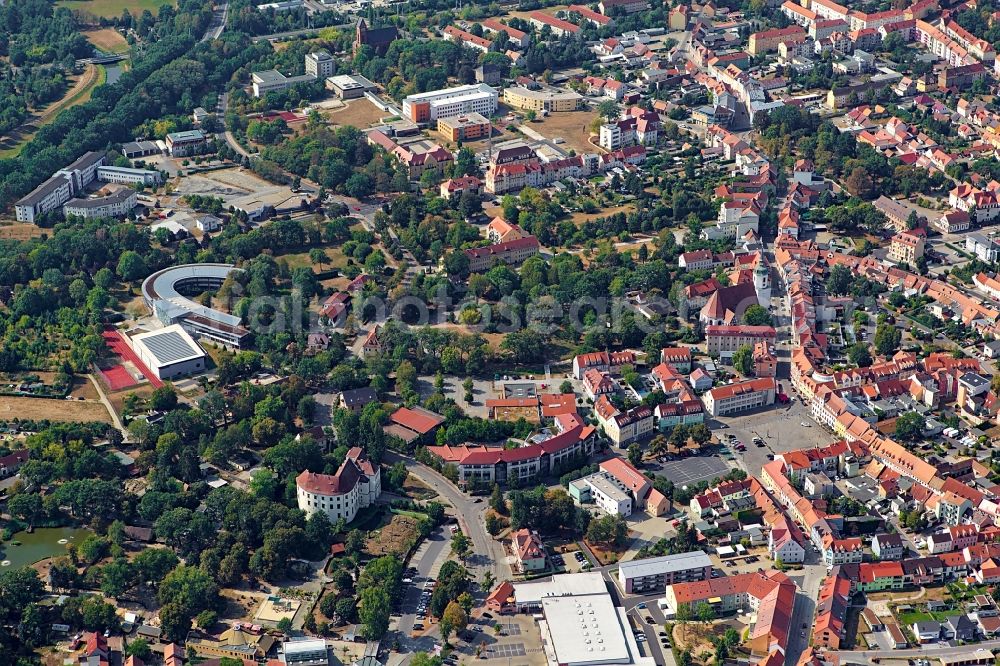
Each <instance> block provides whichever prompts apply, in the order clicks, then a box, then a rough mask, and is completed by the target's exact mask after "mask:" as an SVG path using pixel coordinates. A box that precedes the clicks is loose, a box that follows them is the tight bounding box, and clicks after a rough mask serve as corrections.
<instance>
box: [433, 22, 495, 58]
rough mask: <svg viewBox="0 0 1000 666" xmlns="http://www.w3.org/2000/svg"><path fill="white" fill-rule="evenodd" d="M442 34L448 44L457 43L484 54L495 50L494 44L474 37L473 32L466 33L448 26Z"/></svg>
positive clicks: (476, 36) (482, 38) (483, 38)
mask: <svg viewBox="0 0 1000 666" xmlns="http://www.w3.org/2000/svg"><path fill="white" fill-rule="evenodd" d="M441 34H442V37H443V39H444V40H445V41H446V42H455V43H456V44H461V45H462V46H468V47H469V48H472V49H476V50H477V51H481V52H483V53H488V52H489V51H490V49H492V48H493V42H491V41H490V40H488V39H486V38H485V37H479V36H478V35H473V34H472V33H471V32H466V31H465V30H461V29H459V28H456V27H455V26H453V25H449V26H447V27H446V28H445V29H444V30H442V31H441Z"/></svg>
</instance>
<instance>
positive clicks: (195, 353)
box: [126, 324, 205, 380]
mask: <svg viewBox="0 0 1000 666" xmlns="http://www.w3.org/2000/svg"><path fill="white" fill-rule="evenodd" d="M126 339H127V340H128V342H129V344H130V345H131V347H132V350H133V351H134V352H135V353H136V356H138V357H139V360H140V361H142V362H143V363H144V364H145V365H146V367H148V368H149V369H150V370H151V371H152V372H153V374H155V375H156V377H157V378H158V379H161V380H166V379H173V378H174V377H180V376H186V375H193V374H197V373H199V372H202V371H204V370H205V352H204V351H203V350H202V348H201V347H200V346H199V345H198V343H197V342H195V341H194V338H192V337H191V336H190V335H189V334H188V332H187V331H185V330H184V329H183V328H182V327H181V326H180V325H179V324H174V325H173V326H167V327H166V328H161V329H158V330H155V331H149V332H148V333H140V334H139V335H136V336H133V337H132V338H131V339H128V338H126Z"/></svg>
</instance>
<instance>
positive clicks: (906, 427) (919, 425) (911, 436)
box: [896, 412, 927, 442]
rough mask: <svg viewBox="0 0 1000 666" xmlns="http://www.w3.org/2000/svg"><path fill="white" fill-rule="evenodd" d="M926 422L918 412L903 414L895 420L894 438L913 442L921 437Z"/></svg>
mask: <svg viewBox="0 0 1000 666" xmlns="http://www.w3.org/2000/svg"><path fill="white" fill-rule="evenodd" d="M926 427H927V421H926V419H924V416H923V414H921V413H920V412H905V413H903V414H900V416H899V418H897V419H896V437H898V438H899V439H903V440H907V441H910V442H914V441H916V440H918V439H920V437H921V436H922V435H923V432H924V428H926Z"/></svg>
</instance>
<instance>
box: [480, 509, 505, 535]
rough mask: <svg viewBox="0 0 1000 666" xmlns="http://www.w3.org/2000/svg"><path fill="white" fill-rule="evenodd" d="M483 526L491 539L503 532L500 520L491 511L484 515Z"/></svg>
mask: <svg viewBox="0 0 1000 666" xmlns="http://www.w3.org/2000/svg"><path fill="white" fill-rule="evenodd" d="M483 524H484V525H485V526H486V531H487V532H489V534H490V536H492V537H495V536H496V535H498V534H500V532H501V531H502V530H503V521H502V520H500V518H499V517H498V516H497V514H495V513H494V512H493V511H489V512H488V513H487V514H486V518H484V519H483Z"/></svg>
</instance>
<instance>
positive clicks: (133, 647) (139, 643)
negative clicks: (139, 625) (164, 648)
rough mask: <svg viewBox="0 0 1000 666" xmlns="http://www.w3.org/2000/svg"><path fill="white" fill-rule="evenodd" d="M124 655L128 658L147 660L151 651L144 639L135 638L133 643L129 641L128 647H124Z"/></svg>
mask: <svg viewBox="0 0 1000 666" xmlns="http://www.w3.org/2000/svg"><path fill="white" fill-rule="evenodd" d="M125 654H126V655H127V656H129V657H138V658H139V659H149V658H150V656H152V654H153V651H152V650H151V649H150V647H149V641H147V640H146V639H145V638H136V639H135V640H133V641H129V643H128V645H126V646H125Z"/></svg>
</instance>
